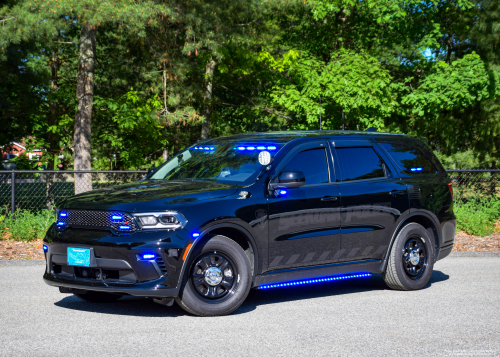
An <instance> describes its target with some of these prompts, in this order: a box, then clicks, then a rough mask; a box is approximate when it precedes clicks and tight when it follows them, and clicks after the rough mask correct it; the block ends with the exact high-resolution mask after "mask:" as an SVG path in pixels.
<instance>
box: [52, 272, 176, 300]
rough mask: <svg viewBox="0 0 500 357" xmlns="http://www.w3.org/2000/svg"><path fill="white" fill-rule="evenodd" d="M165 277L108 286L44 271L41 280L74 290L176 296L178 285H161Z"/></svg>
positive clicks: (160, 296)
mask: <svg viewBox="0 0 500 357" xmlns="http://www.w3.org/2000/svg"><path fill="white" fill-rule="evenodd" d="M164 280H165V278H160V279H157V280H154V281H149V282H147V283H142V284H134V285H133V286H109V285H97V284H85V283H84V282H82V283H79V282H78V280H66V279H64V280H62V279H59V278H57V277H55V276H53V275H51V274H48V273H45V275H44V276H43V281H44V282H45V283H46V284H48V285H50V286H56V287H63V288H69V289H76V290H91V291H100V292H106V293H113V294H124V295H131V296H141V297H154V298H169V297H176V296H177V295H178V294H179V287H176V288H165V287H164V286H163V285H161V284H162V283H163V282H164Z"/></svg>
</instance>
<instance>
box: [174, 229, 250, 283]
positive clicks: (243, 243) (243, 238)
mask: <svg viewBox="0 0 500 357" xmlns="http://www.w3.org/2000/svg"><path fill="white" fill-rule="evenodd" d="M214 235H222V236H225V237H227V238H229V239H231V240H232V241H234V242H236V243H237V244H238V245H239V246H240V247H241V248H242V249H243V251H244V252H245V254H246V255H247V257H248V260H249V261H250V267H251V269H252V283H253V280H254V279H255V275H256V271H257V269H258V266H259V253H258V250H257V245H256V244H255V240H254V238H253V237H252V235H251V234H250V232H248V230H246V229H245V228H243V227H242V226H240V225H238V224H235V223H219V224H216V225H213V226H210V227H208V228H206V229H205V230H203V231H202V232H201V233H200V236H199V237H198V238H197V239H196V240H195V241H194V242H193V243H192V246H191V248H190V249H189V252H188V254H187V256H186V259H185V260H184V263H183V264H182V270H181V274H180V275H179V281H178V284H181V283H182V280H183V278H184V275H185V272H186V267H187V262H188V261H189V259H190V257H191V253H192V252H193V251H194V250H195V248H196V247H197V246H198V245H199V244H201V243H202V242H206V241H208V240H209V239H210V238H211V237H213V236H214Z"/></svg>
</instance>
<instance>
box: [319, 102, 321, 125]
mask: <svg viewBox="0 0 500 357" xmlns="http://www.w3.org/2000/svg"><path fill="white" fill-rule="evenodd" d="M319 131H321V94H320V95H319Z"/></svg>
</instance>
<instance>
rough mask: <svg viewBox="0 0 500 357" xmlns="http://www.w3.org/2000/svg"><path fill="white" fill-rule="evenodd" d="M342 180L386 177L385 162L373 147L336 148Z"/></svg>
mask: <svg viewBox="0 0 500 357" xmlns="http://www.w3.org/2000/svg"><path fill="white" fill-rule="evenodd" d="M335 150H336V152H337V158H338V160H339V165H340V172H341V175H342V181H354V180H369V179H374V178H381V177H385V168H384V163H383V162H382V160H381V159H380V157H379V156H378V155H377V153H376V152H375V150H373V148H371V147H365V148H336V149H335Z"/></svg>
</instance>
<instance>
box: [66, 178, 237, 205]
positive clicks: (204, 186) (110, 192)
mask: <svg viewBox="0 0 500 357" xmlns="http://www.w3.org/2000/svg"><path fill="white" fill-rule="evenodd" d="M238 188H239V186H237V185H232V184H225V183H219V182H210V181H201V180H200V181H195V180H186V181H184V180H183V181H167V180H150V181H137V182H133V183H129V184H125V185H120V186H115V187H110V188H104V189H98V190H93V191H89V192H85V193H82V194H79V195H75V196H72V197H70V198H68V199H66V200H65V201H64V202H63V203H62V204H61V207H63V208H74V209H95V210H117V211H126V212H139V211H147V210H151V211H155V210H167V209H169V207H166V206H167V205H168V206H176V205H186V204H190V203H195V202H198V201H204V200H209V199H217V198H222V197H227V196H230V195H232V194H234V193H236V191H237V190H238Z"/></svg>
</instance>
